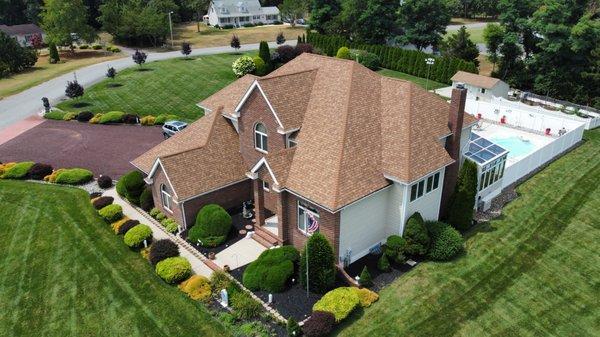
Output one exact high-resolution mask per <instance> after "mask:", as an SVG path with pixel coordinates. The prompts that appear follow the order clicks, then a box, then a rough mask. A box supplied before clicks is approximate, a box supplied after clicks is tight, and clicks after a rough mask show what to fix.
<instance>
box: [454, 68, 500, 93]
mask: <svg viewBox="0 0 600 337" xmlns="http://www.w3.org/2000/svg"><path fill="white" fill-rule="evenodd" d="M451 80H452V81H455V82H462V83H466V84H470V85H473V86H476V87H480V88H485V89H491V88H493V87H494V86H495V85H496V84H498V83H499V82H500V79H497V78H494V77H489V76H483V75H478V74H473V73H468V72H466V71H458V72H457V73H456V74H454V76H452V78H451Z"/></svg>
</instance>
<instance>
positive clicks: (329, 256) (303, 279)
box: [300, 233, 335, 293]
mask: <svg viewBox="0 0 600 337" xmlns="http://www.w3.org/2000/svg"><path fill="white" fill-rule="evenodd" d="M307 259H308V281H307V275H306V268H307ZM300 283H301V284H302V286H303V287H304V288H305V289H306V286H307V283H308V289H309V290H310V291H312V292H314V293H324V292H326V291H327V290H329V289H331V287H333V285H334V283H335V256H334V254H333V248H332V247H331V244H329V241H327V238H325V236H324V235H323V234H321V233H315V234H313V235H311V236H310V237H309V238H308V243H307V244H306V247H305V249H304V251H303V252H302V255H301V256H300Z"/></svg>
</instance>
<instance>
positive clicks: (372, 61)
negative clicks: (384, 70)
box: [349, 50, 381, 70]
mask: <svg viewBox="0 0 600 337" xmlns="http://www.w3.org/2000/svg"><path fill="white" fill-rule="evenodd" d="M349 58H350V59H351V60H354V61H356V62H358V63H360V64H362V65H363V66H365V67H367V68H369V69H371V70H377V69H379V66H380V64H381V63H380V62H379V57H378V56H377V55H375V54H373V53H369V52H367V51H364V50H352V52H350V54H349Z"/></svg>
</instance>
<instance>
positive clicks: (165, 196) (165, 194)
mask: <svg viewBox="0 0 600 337" xmlns="http://www.w3.org/2000/svg"><path fill="white" fill-rule="evenodd" d="M160 200H161V202H162V206H163V208H164V209H166V210H168V211H171V200H172V197H171V194H170V193H169V191H167V186H165V184H162V185H160Z"/></svg>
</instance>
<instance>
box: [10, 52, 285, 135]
mask: <svg viewBox="0 0 600 337" xmlns="http://www.w3.org/2000/svg"><path fill="white" fill-rule="evenodd" d="M295 42H296V41H289V42H287V44H291V45H294V44H295ZM258 47H259V44H258V43H253V44H244V45H242V47H241V48H240V51H242V52H243V51H249V50H258ZM269 47H271V48H276V47H277V44H276V43H275V42H269ZM232 51H233V50H232V49H231V47H211V48H197V49H193V50H192V53H191V55H192V56H197V55H211V54H221V53H228V52H232ZM182 56H183V55H181V52H180V51H172V52H166V53H148V58H147V60H146V62H152V61H158V60H166V59H171V58H176V57H182ZM133 65H135V63H134V62H133V60H132V59H131V57H130V56H129V55H128V56H127V57H124V58H121V59H117V60H111V61H106V62H102V63H98V64H94V65H91V66H87V67H84V68H81V69H79V70H77V71H76V72H75V73H76V76H77V81H78V82H79V83H80V84H81V85H83V86H84V87H89V86H90V85H92V84H94V83H97V82H100V81H101V80H103V79H104V78H105V74H106V69H107V68H108V67H109V66H110V67H114V68H115V69H117V70H121V69H124V68H128V67H131V66H133ZM72 80H73V73H68V74H65V75H62V76H59V77H57V78H54V79H52V80H49V81H47V82H44V83H42V84H40V85H37V86H35V87H33V88H30V89H27V90H25V91H22V92H20V93H18V94H16V95H13V96H9V97H6V98H5V99H3V100H0V131H2V129H5V128H7V127H8V126H10V125H12V124H14V123H17V122H20V121H21V120H23V119H25V118H27V117H29V116H32V115H35V114H37V113H39V112H40V111H42V110H43V106H42V97H48V99H49V100H50V104H51V105H54V104H57V103H58V102H59V101H60V100H61V99H64V98H65V86H66V85H67V82H68V81H72Z"/></svg>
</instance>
